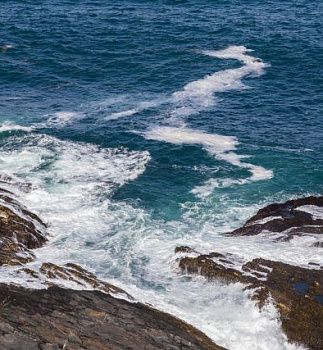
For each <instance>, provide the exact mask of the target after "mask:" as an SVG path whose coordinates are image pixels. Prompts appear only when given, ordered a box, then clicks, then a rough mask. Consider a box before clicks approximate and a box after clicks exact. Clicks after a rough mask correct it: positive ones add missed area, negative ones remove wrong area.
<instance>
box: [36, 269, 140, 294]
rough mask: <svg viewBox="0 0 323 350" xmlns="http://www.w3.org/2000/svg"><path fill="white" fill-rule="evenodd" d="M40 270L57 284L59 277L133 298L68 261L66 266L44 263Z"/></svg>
mask: <svg viewBox="0 0 323 350" xmlns="http://www.w3.org/2000/svg"><path fill="white" fill-rule="evenodd" d="M35 272H36V271H35ZM39 272H40V273H41V274H43V275H45V276H46V277H47V278H48V279H49V280H53V279H55V280H56V281H55V283H56V284H57V280H59V279H61V280H69V281H72V282H75V283H76V284H78V285H80V286H83V287H90V288H94V289H97V290H101V291H103V292H105V293H112V294H116V293H121V294H124V296H126V297H128V299H133V298H132V297H131V296H130V295H129V294H128V293H126V292H125V291H124V290H122V289H120V288H117V287H115V286H114V285H112V284H110V283H107V282H104V281H102V280H100V279H98V278H97V277H96V276H95V275H94V274H93V273H91V272H89V271H87V270H85V269H83V268H82V267H81V266H79V265H77V264H72V263H67V264H65V265H64V266H59V265H56V264H53V263H43V264H42V266H41V268H40V270H39ZM50 284H53V283H50Z"/></svg>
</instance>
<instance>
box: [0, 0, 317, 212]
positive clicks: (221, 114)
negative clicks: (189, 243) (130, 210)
mask: <svg viewBox="0 0 323 350" xmlns="http://www.w3.org/2000/svg"><path fill="white" fill-rule="evenodd" d="M320 10H321V11H320ZM321 13H322V3H320V2H308V1H285V2H283V3H282V2H279V1H245V2H243V3H241V2H240V1H216V2H215V1H199V2H196V1H114V2H113V4H111V3H109V2H107V1H82V3H81V2H78V1H54V0H51V1H27V2H26V1H2V2H1V11H0V23H1V27H0V30H1V31H0V33H1V42H2V45H4V44H11V45H13V48H12V49H9V50H8V51H7V52H6V53H2V54H1V56H0V58H1V60H0V70H1V77H0V79H1V85H0V93H1V95H0V117H1V120H3V121H5V120H14V121H16V122H17V123H19V124H24V125H31V124H33V123H35V122H39V121H43V120H44V119H46V118H48V115H50V114H53V113H55V112H60V111H66V110H67V111H77V112H84V113H85V117H84V118H83V119H82V120H80V121H78V122H77V123H74V124H72V125H69V126H68V127H65V128H56V129H55V128H49V129H46V128H45V130H43V132H46V133H50V134H54V135H56V136H58V137H59V138H67V139H71V140H82V141H87V142H91V143H95V144H98V145H101V146H103V147H116V146H120V145H122V146H126V147H128V148H130V149H137V150H149V152H150V153H151V155H152V161H151V163H150V164H149V165H148V167H147V170H146V172H145V174H144V175H143V176H141V177H140V178H139V179H138V180H137V181H135V182H134V183H131V184H129V185H128V186H125V187H123V188H122V189H120V191H118V192H117V193H116V194H115V196H116V198H118V199H124V198H127V199H129V198H132V199H138V198H139V199H140V200H141V204H142V205H144V206H145V207H147V208H153V209H156V210H161V211H162V212H167V211H168V209H169V208H172V209H175V208H176V207H177V204H178V202H183V201H185V200H187V199H189V198H190V199H192V198H191V195H190V194H189V192H190V190H191V188H192V186H194V185H196V184H198V183H202V182H203V181H204V180H205V179H207V178H208V177H210V174H209V173H208V172H206V173H200V172H192V171H191V169H190V167H191V166H193V165H207V166H209V167H213V166H217V165H218V164H217V162H216V161H214V159H212V158H211V157H210V156H208V155H207V154H206V153H205V152H204V151H203V150H201V148H200V147H199V146H192V145H190V146H185V145H184V146H180V147H178V146H174V145H171V144H160V143H158V144H156V142H154V141H147V140H145V139H143V138H142V137H141V136H138V135H134V134H133V132H132V131H133V130H142V129H143V128H146V127H147V126H149V125H150V124H151V123H152V122H153V121H154V118H155V117H156V114H157V115H158V114H159V113H163V110H162V108H152V109H148V110H144V111H142V112H140V113H137V114H136V115H134V116H130V117H126V118H121V119H118V120H112V121H110V122H105V123H100V120H101V119H102V118H103V117H104V116H105V115H107V114H109V112H110V111H113V110H117V111H119V110H123V109H126V110H127V109H129V108H128V106H130V108H131V107H132V106H135V105H136V104H137V103H138V101H145V100H151V99H153V100H155V99H157V100H158V99H161V98H162V97H163V96H169V95H171V94H172V93H173V92H175V91H177V90H181V89H182V87H183V86H184V85H185V84H187V83H188V82H191V81H194V80H197V79H201V78H202V77H203V76H205V75H206V74H211V73H214V72H215V71H219V70H223V69H226V68H234V67H238V66H239V64H240V63H239V62H237V61H235V60H217V59H214V58H212V57H208V56H204V55H201V54H200V52H201V51H202V50H219V49H223V48H226V47H228V46H229V45H243V46H245V47H247V48H250V49H253V50H254V52H253V55H254V56H255V57H259V58H261V59H262V60H263V61H264V62H266V63H269V64H270V65H271V67H269V68H266V73H265V74H264V75H263V76H261V77H259V78H256V79H248V78H246V79H245V81H244V82H245V83H246V84H247V85H248V86H249V87H250V89H246V90H243V91H241V90H236V91H228V92H224V93H219V94H217V98H218V102H217V103H216V104H215V105H214V106H213V107H212V108H210V109H209V110H206V111H202V112H201V113H199V114H198V115H194V116H192V117H191V118H188V120H189V126H190V127H193V128H197V129H201V130H204V131H207V132H210V133H217V134H221V135H230V136H231V135H232V136H236V137H237V138H238V139H239V142H240V146H239V151H241V153H246V154H248V155H251V156H252V162H253V163H254V164H257V165H262V166H263V167H265V168H268V169H271V170H273V172H274V178H273V179H271V180H269V181H262V182H258V183H254V184H250V185H246V186H245V187H246V188H242V187H241V186H240V187H239V186H236V187H235V188H234V189H231V188H230V189H227V190H228V192H229V193H230V195H232V196H240V197H241V199H242V200H246V201H249V200H251V201H259V200H261V199H263V198H265V197H266V196H269V195H271V194H275V193H278V192H286V193H288V194H291V195H294V194H297V195H299V194H303V193H307V192H310V193H317V192H320V191H322V179H323V172H322V167H321V165H322V163H321V162H322V143H323V142H322V132H323V117H322V111H323V99H322V88H323V68H322V66H323V41H322V35H323V30H322V16H321ZM120 96H125V100H121V101H119V102H118V101H117V102H115V103H112V105H111V104H110V105H109V102H107V103H106V105H104V106H100V107H97V108H95V107H93V105H95V103H100V102H103V101H108V100H109V99H111V100H113V99H118V97H120ZM170 164H172V165H175V164H176V165H179V166H180V167H179V168H172V167H170ZM221 171H222V172H223V174H224V175H223V176H225V175H227V174H225V173H228V169H221ZM220 176H221V175H220ZM231 176H232V174H231ZM233 176H239V175H238V174H233Z"/></svg>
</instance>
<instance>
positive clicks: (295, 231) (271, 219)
mask: <svg viewBox="0 0 323 350" xmlns="http://www.w3.org/2000/svg"><path fill="white" fill-rule="evenodd" d="M321 208H323V196H321V197H313V196H311V197H306V198H300V199H295V200H290V201H287V202H285V203H275V204H271V205H268V206H266V207H265V208H262V209H260V210H259V211H258V212H257V214H256V215H254V216H253V217H251V218H250V219H249V220H248V221H247V222H246V223H245V224H244V226H243V227H241V228H238V229H237V230H234V231H232V232H231V233H229V234H230V235H234V236H244V235H246V236H250V235H257V234H260V233H263V232H268V231H270V232H275V233H278V232H279V233H283V234H284V237H283V238H282V239H283V240H290V239H291V238H293V237H294V236H300V235H305V234H322V233H323V217H321V216H320V217H318V216H316V215H314V214H313V213H312V212H311V211H315V210H317V209H320V210H322V209H321Z"/></svg>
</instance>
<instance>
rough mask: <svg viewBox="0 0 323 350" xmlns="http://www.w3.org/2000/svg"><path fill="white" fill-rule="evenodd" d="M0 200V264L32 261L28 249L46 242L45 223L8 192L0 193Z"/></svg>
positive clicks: (17, 263)
mask: <svg viewBox="0 0 323 350" xmlns="http://www.w3.org/2000/svg"><path fill="white" fill-rule="evenodd" d="M0 201H1V202H0V266H1V265H20V264H24V263H27V262H30V261H32V260H33V259H34V254H33V253H32V252H31V251H30V249H34V248H39V247H41V246H42V245H43V244H44V243H45V242H46V238H45V235H44V232H45V230H46V225H45V224H44V223H43V222H42V221H41V220H40V219H39V218H38V217H37V216H36V215H35V214H33V213H31V212H29V211H28V210H26V209H25V208H24V207H23V206H22V205H21V204H20V203H18V202H17V201H16V200H15V199H14V198H13V196H11V195H10V194H7V193H6V194H5V195H4V194H1V193H0Z"/></svg>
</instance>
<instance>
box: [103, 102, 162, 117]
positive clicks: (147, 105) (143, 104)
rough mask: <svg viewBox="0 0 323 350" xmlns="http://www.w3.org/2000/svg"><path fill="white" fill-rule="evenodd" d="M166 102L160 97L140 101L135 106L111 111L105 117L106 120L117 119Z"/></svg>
mask: <svg viewBox="0 0 323 350" xmlns="http://www.w3.org/2000/svg"><path fill="white" fill-rule="evenodd" d="M164 102H165V101H164V100H163V99H159V100H156V99H154V100H151V101H140V102H137V103H136V104H135V107H134V108H130V109H128V110H124V111H119V112H114V113H111V114H110V115H108V116H106V117H105V118H104V120H115V119H119V118H125V117H130V116H132V115H134V114H137V113H140V112H142V111H144V110H146V109H149V108H153V107H157V106H159V105H160V104H162V103H164Z"/></svg>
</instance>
